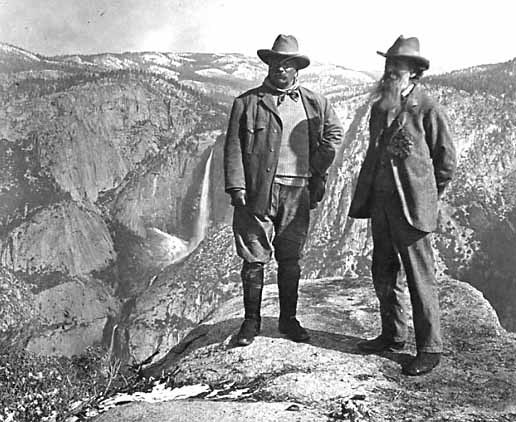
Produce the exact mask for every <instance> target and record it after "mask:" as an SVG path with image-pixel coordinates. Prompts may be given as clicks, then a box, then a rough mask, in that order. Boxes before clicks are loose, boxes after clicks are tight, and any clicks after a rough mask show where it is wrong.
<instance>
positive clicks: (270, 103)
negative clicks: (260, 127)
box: [258, 87, 281, 121]
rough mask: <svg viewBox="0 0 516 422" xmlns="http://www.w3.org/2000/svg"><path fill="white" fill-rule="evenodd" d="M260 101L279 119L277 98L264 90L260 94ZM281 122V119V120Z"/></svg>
mask: <svg viewBox="0 0 516 422" xmlns="http://www.w3.org/2000/svg"><path fill="white" fill-rule="evenodd" d="M258 97H259V101H260V102H261V103H263V105H264V106H265V107H267V108H268V109H269V110H270V111H272V112H273V113H274V114H275V115H276V116H278V117H279V112H278V106H277V104H276V97H275V96H274V95H272V94H271V93H270V92H267V91H265V90H264V89H263V87H262V89H261V90H260V91H259V92H258ZM280 121H281V119H280Z"/></svg>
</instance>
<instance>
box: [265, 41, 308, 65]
mask: <svg viewBox="0 0 516 422" xmlns="http://www.w3.org/2000/svg"><path fill="white" fill-rule="evenodd" d="M256 53H257V54H258V57H259V58H260V59H261V60H262V61H263V62H264V63H266V64H268V65H270V61H271V60H272V59H278V58H279V59H281V60H285V59H289V60H290V61H291V63H292V64H293V65H294V66H295V67H296V68H297V69H304V68H305V67H307V66H308V65H309V64H310V59H309V58H308V57H307V56H305V55H304V54H300V53H299V46H298V44H297V40H296V37H294V36H293V35H285V34H280V35H278V36H277V37H276V39H275V40H274V44H273V45H272V48H271V49H268V48H264V49H260V50H258V51H257V52H256Z"/></svg>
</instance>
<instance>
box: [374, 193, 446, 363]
mask: <svg viewBox="0 0 516 422" xmlns="http://www.w3.org/2000/svg"><path fill="white" fill-rule="evenodd" d="M371 225H372V234H373V264H372V276H373V284H374V288H375V291H376V295H377V297H378V300H379V302H380V315H381V320H382V336H383V337H384V338H385V339H387V340H388V341H391V340H392V341H397V342H400V341H405V340H406V338H407V310H406V309H405V307H404V305H403V301H402V292H403V288H402V285H401V283H400V282H401V280H400V277H399V276H398V275H399V271H400V269H401V265H400V260H401V262H402V263H403V268H404V270H405V274H406V278H407V285H408V290H409V293H410V301H411V304H412V316H413V322H414V331H415V335H416V347H417V350H418V351H422V352H430V353H440V352H442V339H441V332H440V320H439V319H440V317H439V300H438V287H437V281H436V277H435V267H434V257H433V251H432V246H431V233H427V232H423V231H420V230H417V229H415V228H414V227H412V226H411V225H410V224H409V223H408V222H407V220H406V218H405V216H404V214H403V210H402V205H401V201H400V199H399V196H398V194H397V193H392V192H389V193H387V192H375V195H374V202H373V209H372V215H371Z"/></svg>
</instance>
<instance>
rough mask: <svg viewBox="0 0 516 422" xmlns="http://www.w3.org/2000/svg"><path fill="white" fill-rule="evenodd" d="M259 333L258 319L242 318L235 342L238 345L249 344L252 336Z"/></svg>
mask: <svg viewBox="0 0 516 422" xmlns="http://www.w3.org/2000/svg"><path fill="white" fill-rule="evenodd" d="M259 333H260V320H259V319H250V318H248V319H244V322H243V323H242V325H241V326H240V331H239V332H238V334H237V344H238V345H239V346H249V345H250V344H251V343H252V342H253V340H254V338H255V337H256V336H257V335H258V334H259Z"/></svg>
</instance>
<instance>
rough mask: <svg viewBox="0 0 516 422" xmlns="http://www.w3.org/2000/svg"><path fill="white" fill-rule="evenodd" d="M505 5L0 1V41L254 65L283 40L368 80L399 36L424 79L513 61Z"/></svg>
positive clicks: (514, 38) (515, 8)
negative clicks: (250, 59) (417, 57)
mask: <svg viewBox="0 0 516 422" xmlns="http://www.w3.org/2000/svg"><path fill="white" fill-rule="evenodd" d="M515 15H516V1H515V0H490V1H475V0H470V1H467V0H427V1H417V0H412V1H409V0H384V1H381V0H354V1H349V0H348V1H346V0H311V1H307V0H0V41H2V42H7V43H10V44H14V45H16V46H18V47H22V48H25V49H27V50H29V51H32V52H36V53H40V54H43V55H59V54H72V53H82V54H91V53H101V52H113V53H118V52H123V51H162V52H210V53H243V54H246V55H250V56H254V55H256V50H257V49H259V48H271V47H272V43H273V42H274V39H275V38H276V36H277V35H278V34H280V33H284V34H292V35H294V36H296V38H297V39H298V41H299V47H300V52H301V53H303V54H307V55H308V56H309V57H310V58H311V59H312V60H313V61H318V62H325V63H334V64H340V65H343V66H346V67H348V68H352V69H357V70H370V71H378V70H381V69H382V67H383V63H384V62H383V59H382V57H381V56H379V55H377V54H376V51H377V50H380V51H386V50H387V49H388V48H389V46H390V45H392V43H393V42H394V40H395V39H396V38H397V37H398V36H399V35H404V36H406V37H409V36H417V37H418V38H419V40H420V44H421V54H422V55H423V56H424V57H426V58H428V59H429V60H430V66H431V70H433V71H434V72H439V71H447V70H452V69H458V68H464V67H469V66H474V65H478V64H487V63H497V62H503V61H507V60H509V59H512V58H514V57H516V25H515V24H514V16H515Z"/></svg>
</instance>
